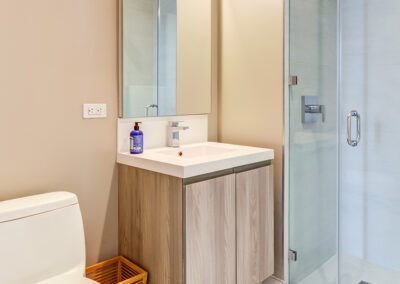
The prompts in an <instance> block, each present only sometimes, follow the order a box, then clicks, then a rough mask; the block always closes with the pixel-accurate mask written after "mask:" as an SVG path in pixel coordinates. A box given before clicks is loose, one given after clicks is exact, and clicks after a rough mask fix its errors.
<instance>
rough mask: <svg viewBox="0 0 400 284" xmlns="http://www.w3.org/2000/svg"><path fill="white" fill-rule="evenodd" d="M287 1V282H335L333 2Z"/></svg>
mask: <svg viewBox="0 0 400 284" xmlns="http://www.w3.org/2000/svg"><path fill="white" fill-rule="evenodd" d="M289 3H290V27H289V29H290V39H289V41H290V43H289V44H290V57H289V58H290V63H289V64H290V66H289V68H290V74H291V75H292V76H297V79H298V82H297V85H293V86H291V87H290V94H289V121H290V122H289V123H290V134H289V140H290V141H289V149H290V150H289V151H290V153H289V159H290V161H289V248H290V249H291V250H293V251H296V253H297V261H290V266H289V278H290V283H303V284H322V283H323V284H330V283H332V284H333V283H336V278H337V215H338V212H337V193H338V191H337V188H338V186H337V180H338V178H337V177H338V146H337V141H338V123H337V121H338V119H337V114H338V99H337V98H338V96H337V70H338V68H337V26H338V21H337V8H338V3H337V1H336V0H302V1H298V0H297V1H296V0H292V1H290V2H289Z"/></svg>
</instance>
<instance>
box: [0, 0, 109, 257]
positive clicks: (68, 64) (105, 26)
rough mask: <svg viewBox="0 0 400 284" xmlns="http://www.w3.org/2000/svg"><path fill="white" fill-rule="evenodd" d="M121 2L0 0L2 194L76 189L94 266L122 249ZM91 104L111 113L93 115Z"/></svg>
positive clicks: (0, 184)
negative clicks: (85, 109) (118, 161)
mask: <svg viewBox="0 0 400 284" xmlns="http://www.w3.org/2000/svg"><path fill="white" fill-rule="evenodd" d="M116 8H117V7H116V1H115V0H87V1H81V0H38V1H31V0H2V1H0V37H1V40H0V42H1V44H0V62H1V64H0V101H1V103H0V129H1V139H0V157H1V163H0V200H4V199H9V198H14V197H19V196H25V195H30V194H36V193H42V192H48V191H55V190H67V191H71V192H74V193H76V194H77V195H78V198H79V201H80V205H81V209H82V214H83V221H84V224H85V231H86V243H87V259H88V263H89V264H91V263H94V262H96V261H97V260H99V259H104V258H107V257H110V256H114V255H115V254H116V253H117V183H116V182H117V180H116V178H117V175H116V168H115V152H116V113H117V77H116V76H117V49H116V46H117V33H116V31H117V30H116V29H117V26H116V25H117V19H116V15H117V12H116ZM83 103H107V107H108V117H107V119H95V120H83V119H82V104H83Z"/></svg>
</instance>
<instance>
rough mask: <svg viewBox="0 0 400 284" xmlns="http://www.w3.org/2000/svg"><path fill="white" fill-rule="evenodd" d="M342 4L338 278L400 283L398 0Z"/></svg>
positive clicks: (374, 283)
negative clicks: (350, 139) (352, 115)
mask: <svg viewBox="0 0 400 284" xmlns="http://www.w3.org/2000/svg"><path fill="white" fill-rule="evenodd" d="M341 2H342V4H341V19H342V29H341V30H342V31H341V34H342V60H341V66H342V67H341V73H342V80H341V81H342V82H341V108H340V121H341V124H340V126H341V127H340V129H341V131H340V134H341V139H340V152H341V158H340V161H341V162H340V177H341V178H340V201H339V212H340V217H339V220H340V222H339V224H340V226H339V248H340V253H339V256H340V257H339V268H340V269H339V271H340V280H341V282H340V283H343V284H347V283H359V282H360V281H365V282H368V283H372V284H386V283H387V284H394V283H400V257H399V256H400V242H399V240H400V226H399V224H400V186H399V184H400V183H399V181H400V162H399V158H400V147H399V145H400V131H399V126H400V111H399V107H400V96H399V94H398V92H399V91H398V90H399V83H398V82H399V81H400V37H399V33H398V27H400V1H399V0H384V1H382V0H342V1H341ZM351 110H356V111H357V112H358V113H359V114H360V117H361V140H360V143H359V144H358V146H357V147H350V146H349V145H348V144H347V142H346V136H347V132H346V128H347V125H346V116H347V114H348V113H349V112H350V111H351ZM352 123H353V128H354V124H355V121H354V120H353V121H352ZM353 133H354V131H353ZM354 135H355V133H354Z"/></svg>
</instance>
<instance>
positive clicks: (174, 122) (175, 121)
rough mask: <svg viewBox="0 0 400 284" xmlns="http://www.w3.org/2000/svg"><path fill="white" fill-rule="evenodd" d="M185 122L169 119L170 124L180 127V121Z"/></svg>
mask: <svg viewBox="0 0 400 284" xmlns="http://www.w3.org/2000/svg"><path fill="white" fill-rule="evenodd" d="M181 122H183V121H182V120H178V121H177V120H174V121H169V126H171V127H178V126H179V123H181Z"/></svg>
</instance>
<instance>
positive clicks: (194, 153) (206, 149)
mask: <svg viewBox="0 0 400 284" xmlns="http://www.w3.org/2000/svg"><path fill="white" fill-rule="evenodd" d="M235 150H236V149H232V148H224V147H223V145H222V147H215V146H212V145H208V144H206V145H195V146H187V147H180V148H171V149H168V150H160V151H159V152H158V153H160V154H163V155H168V156H172V157H179V158H180V159H193V158H200V157H210V156H215V155H220V154H224V153H228V152H232V151H235Z"/></svg>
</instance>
